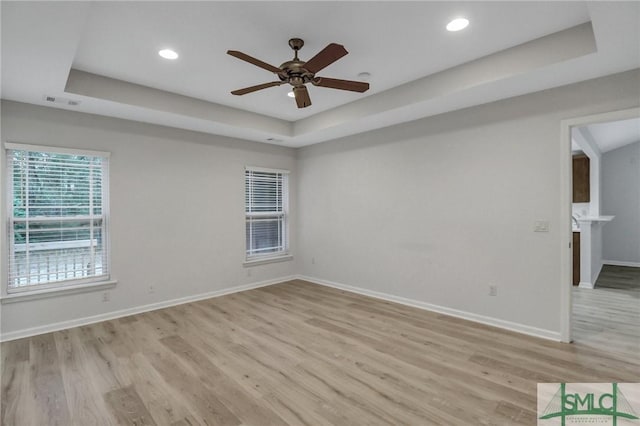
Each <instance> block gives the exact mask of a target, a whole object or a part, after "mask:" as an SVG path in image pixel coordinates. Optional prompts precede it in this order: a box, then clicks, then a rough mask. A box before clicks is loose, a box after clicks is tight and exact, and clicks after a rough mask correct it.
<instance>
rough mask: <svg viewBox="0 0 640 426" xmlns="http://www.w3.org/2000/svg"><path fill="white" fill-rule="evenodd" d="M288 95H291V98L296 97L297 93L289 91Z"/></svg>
mask: <svg viewBox="0 0 640 426" xmlns="http://www.w3.org/2000/svg"><path fill="white" fill-rule="evenodd" d="M287 96H288V97H290V98H295V97H296V94H295V93H293V92H289V93H287Z"/></svg>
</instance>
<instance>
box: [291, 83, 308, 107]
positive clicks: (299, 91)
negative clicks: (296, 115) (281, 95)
mask: <svg viewBox="0 0 640 426" xmlns="http://www.w3.org/2000/svg"><path fill="white" fill-rule="evenodd" d="M293 94H294V95H296V104H298V108H306V107H308V106H309V105H311V98H310V97H309V92H308V91H307V88H306V86H298V87H294V88H293Z"/></svg>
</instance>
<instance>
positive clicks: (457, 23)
mask: <svg viewBox="0 0 640 426" xmlns="http://www.w3.org/2000/svg"><path fill="white" fill-rule="evenodd" d="M467 25H469V20H468V19H466V18H456V19H454V20H453V21H451V22H449V23H448V24H447V30H448V31H460V30H464V29H465V28H467Z"/></svg>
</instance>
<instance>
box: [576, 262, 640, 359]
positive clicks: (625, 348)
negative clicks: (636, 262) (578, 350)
mask: <svg viewBox="0 0 640 426" xmlns="http://www.w3.org/2000/svg"><path fill="white" fill-rule="evenodd" d="M572 324H573V331H572V333H573V340H574V342H575V343H578V344H580V345H582V346H588V347H592V348H596V349H602V348H606V350H608V351H610V352H616V353H619V354H621V355H625V356H627V357H629V358H635V359H638V358H639V357H640V355H639V354H640V268H631V267H627V266H612V265H604V267H603V268H602V272H600V276H599V277H598V280H597V281H596V285H595V288H594V289H586V288H577V287H574V288H573V322H572Z"/></svg>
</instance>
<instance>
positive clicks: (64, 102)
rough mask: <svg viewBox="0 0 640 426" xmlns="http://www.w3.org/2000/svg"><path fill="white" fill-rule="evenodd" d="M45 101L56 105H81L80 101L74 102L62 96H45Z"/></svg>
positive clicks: (43, 98)
mask: <svg viewBox="0 0 640 426" xmlns="http://www.w3.org/2000/svg"><path fill="white" fill-rule="evenodd" d="M42 100H43V101H46V102H51V103H54V104H61V105H69V106H77V105H80V101H74V100H71V99H68V98H62V97H60V96H49V95H44V96H43V97H42Z"/></svg>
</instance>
